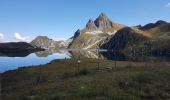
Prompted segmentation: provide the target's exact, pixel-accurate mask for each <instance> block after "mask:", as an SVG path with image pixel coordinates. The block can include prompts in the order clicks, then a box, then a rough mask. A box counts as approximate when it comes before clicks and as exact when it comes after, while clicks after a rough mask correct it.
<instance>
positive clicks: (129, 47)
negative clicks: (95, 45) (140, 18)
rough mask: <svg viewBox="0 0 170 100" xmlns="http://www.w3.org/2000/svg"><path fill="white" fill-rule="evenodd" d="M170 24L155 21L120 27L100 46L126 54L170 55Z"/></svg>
mask: <svg viewBox="0 0 170 100" xmlns="http://www.w3.org/2000/svg"><path fill="white" fill-rule="evenodd" d="M169 44H170V24H169V23H168V22H165V21H157V22H156V23H150V24H147V25H144V26H141V25H138V26H134V27H125V28H122V29H120V30H119V31H117V32H116V33H115V35H114V36H112V37H111V38H110V39H108V40H107V41H105V42H104V43H103V44H102V46H101V48H102V49H109V50H116V51H119V52H124V53H126V54H131V53H132V52H133V53H136V52H137V53H139V54H142V52H144V53H145V54H153V55H158V56H160V55H170V52H169V50H170V47H169V46H170V45H169Z"/></svg>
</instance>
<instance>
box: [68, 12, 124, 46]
mask: <svg viewBox="0 0 170 100" xmlns="http://www.w3.org/2000/svg"><path fill="white" fill-rule="evenodd" d="M123 27H124V26H123V25H120V24H117V23H114V22H112V21H111V20H110V19H109V18H108V17H107V16H106V15H105V14H104V13H101V14H100V15H99V17H98V18H96V20H95V21H93V20H92V19H89V21H88V22H87V24H86V27H85V28H84V29H82V30H80V29H79V30H77V31H76V32H75V34H74V36H73V41H72V42H71V44H70V45H69V48H72V49H75V48H76V49H77V48H82V49H92V48H98V46H99V45H101V44H102V43H103V42H104V41H105V40H106V39H107V38H109V37H110V36H111V35H114V34H115V33H116V32H117V30H119V29H121V28H123Z"/></svg>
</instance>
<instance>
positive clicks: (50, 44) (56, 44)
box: [31, 36, 72, 49]
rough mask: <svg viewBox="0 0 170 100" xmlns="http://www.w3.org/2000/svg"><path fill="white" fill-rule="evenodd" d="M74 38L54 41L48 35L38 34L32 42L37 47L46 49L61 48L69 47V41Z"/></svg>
mask: <svg viewBox="0 0 170 100" xmlns="http://www.w3.org/2000/svg"><path fill="white" fill-rule="evenodd" d="M71 41H72V40H70V39H68V40H67V41H54V40H52V39H50V38H48V37H47V36H38V37H36V38H35V39H34V40H33V41H32V42H31V45H33V46H35V47H41V48H44V49H49V48H53V49H61V48H67V47H68V45H69V43H70V42H71Z"/></svg>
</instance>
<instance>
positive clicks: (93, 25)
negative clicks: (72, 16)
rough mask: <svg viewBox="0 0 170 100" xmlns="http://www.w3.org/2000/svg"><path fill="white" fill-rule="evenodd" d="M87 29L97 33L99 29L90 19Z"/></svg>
mask: <svg viewBox="0 0 170 100" xmlns="http://www.w3.org/2000/svg"><path fill="white" fill-rule="evenodd" d="M86 29H87V30H88V31H95V30H97V27H96V25H95V23H94V21H93V20H92V19H89V21H88V22H87V24H86Z"/></svg>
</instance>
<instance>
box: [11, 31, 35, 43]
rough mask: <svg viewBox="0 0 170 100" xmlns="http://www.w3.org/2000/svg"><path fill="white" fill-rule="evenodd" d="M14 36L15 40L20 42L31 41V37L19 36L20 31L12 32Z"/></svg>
mask: <svg viewBox="0 0 170 100" xmlns="http://www.w3.org/2000/svg"><path fill="white" fill-rule="evenodd" d="M14 37H15V39H16V40H17V41H22V42H31V41H32V38H31V37H29V36H26V37H23V36H21V34H20V33H14Z"/></svg>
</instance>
